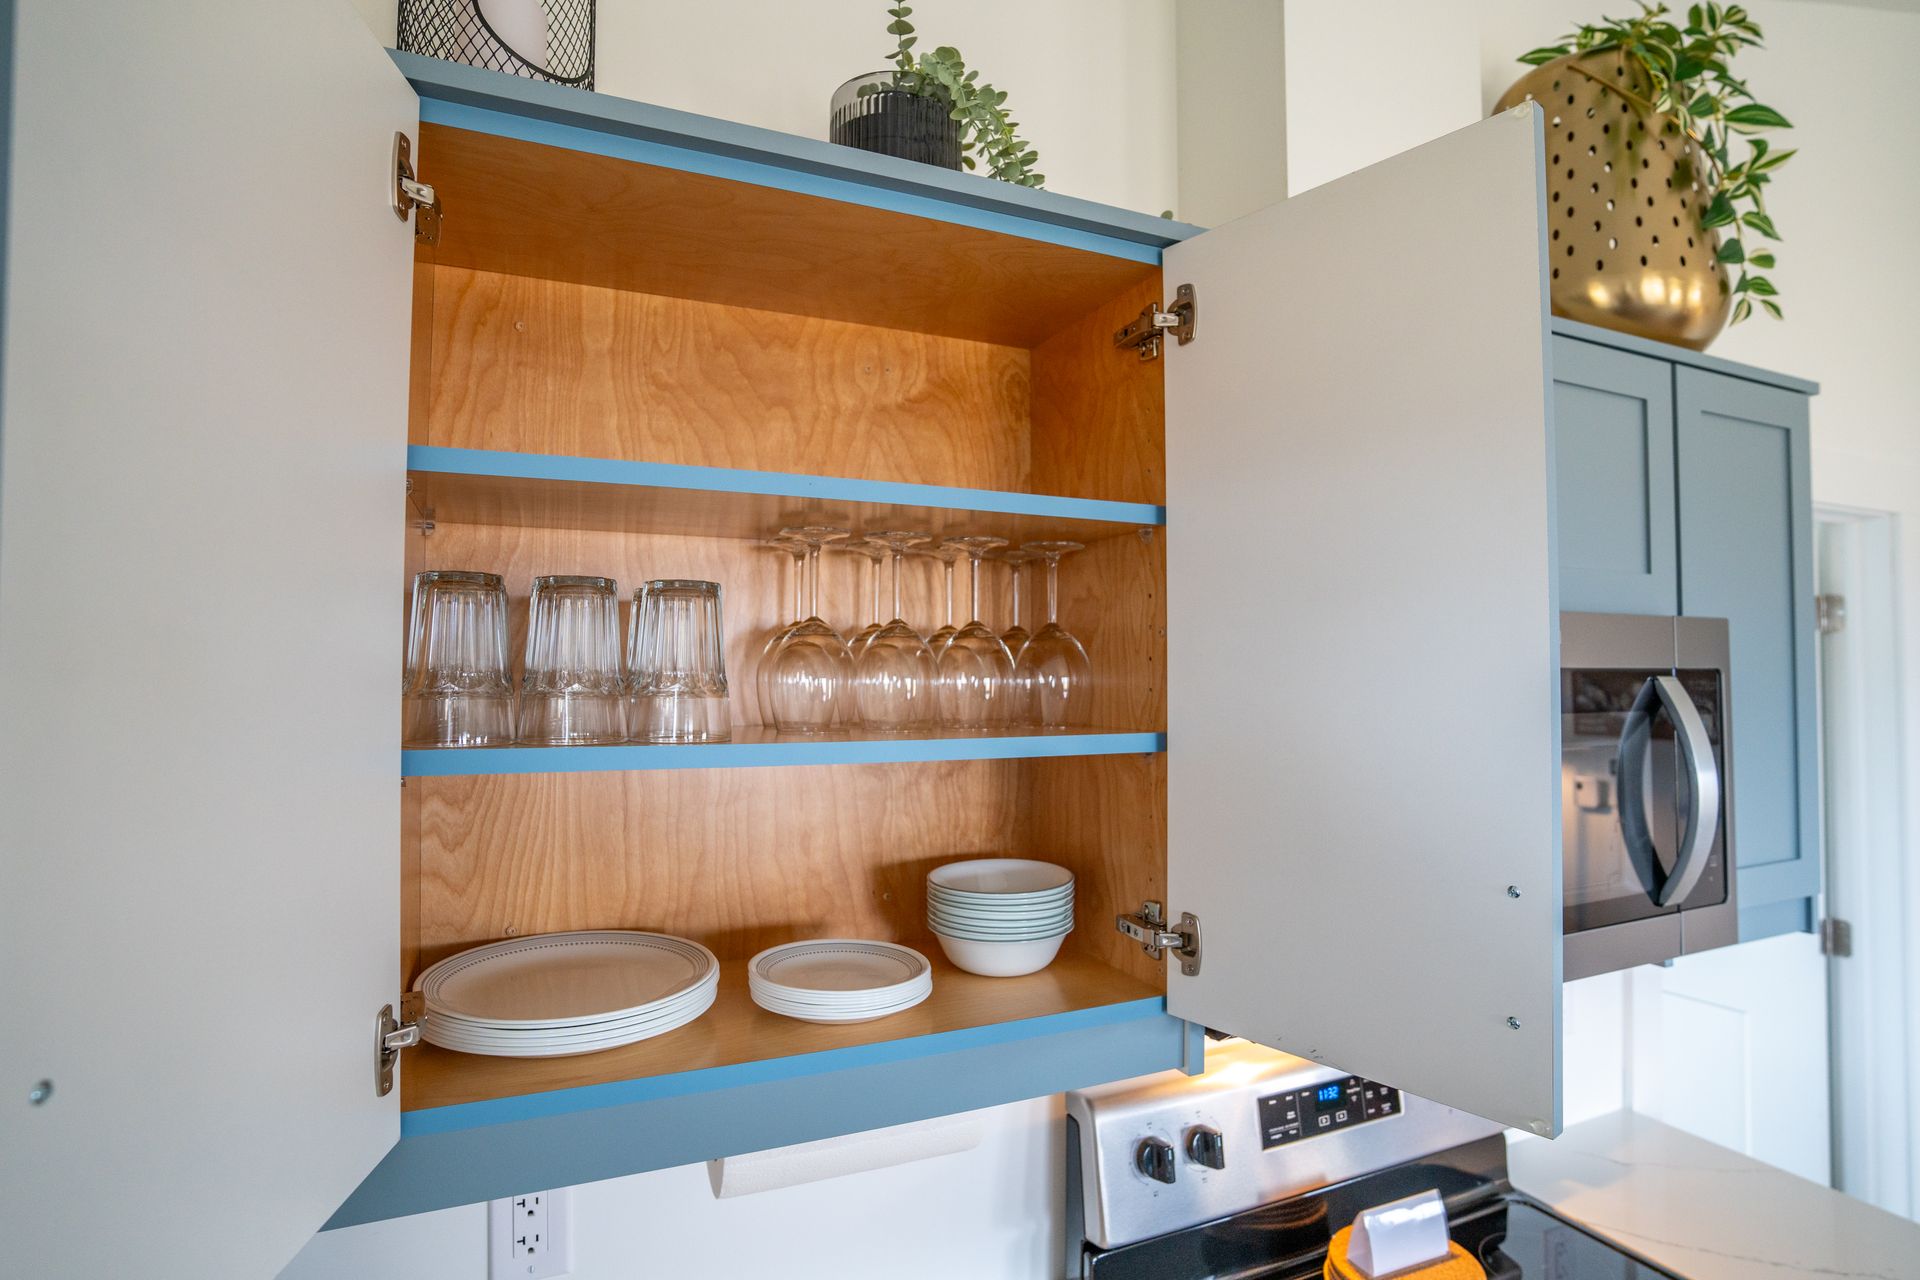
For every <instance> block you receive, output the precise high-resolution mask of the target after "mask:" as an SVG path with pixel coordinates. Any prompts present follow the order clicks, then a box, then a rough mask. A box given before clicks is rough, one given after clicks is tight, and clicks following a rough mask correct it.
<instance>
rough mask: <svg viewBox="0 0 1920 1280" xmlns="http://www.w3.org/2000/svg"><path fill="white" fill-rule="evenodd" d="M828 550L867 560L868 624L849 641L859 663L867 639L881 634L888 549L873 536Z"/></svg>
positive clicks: (855, 659)
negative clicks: (883, 565) (882, 580)
mask: <svg viewBox="0 0 1920 1280" xmlns="http://www.w3.org/2000/svg"><path fill="white" fill-rule="evenodd" d="M828 550H831V551H838V552H842V553H843V554H846V555H850V556H859V557H861V558H862V559H864V560H865V561H866V562H867V590H868V600H867V625H866V626H864V627H862V628H860V631H859V633H858V634H857V635H855V636H854V637H853V639H851V640H849V641H847V649H848V650H849V651H850V652H851V653H852V654H853V660H854V662H855V663H858V662H859V661H860V652H861V650H863V649H865V648H866V647H867V641H869V640H871V639H873V638H874V636H876V635H878V634H879V632H880V627H881V625H882V624H881V622H880V565H881V562H882V561H884V560H885V559H886V558H887V549H886V548H885V547H884V546H880V545H879V544H877V543H876V542H875V541H874V539H873V538H872V537H867V538H864V539H862V540H861V541H859V542H850V543H848V544H847V545H846V546H844V547H830V548H828ZM896 612H897V611H896Z"/></svg>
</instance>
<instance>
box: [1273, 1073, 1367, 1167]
mask: <svg viewBox="0 0 1920 1280" xmlns="http://www.w3.org/2000/svg"><path fill="white" fill-rule="evenodd" d="M1399 1114H1400V1091H1399V1090H1398V1089H1396V1088H1394V1087H1393V1086H1391V1085H1385V1084H1378V1083H1376V1082H1374V1081H1372V1080H1364V1079H1362V1078H1361V1077H1359V1076H1348V1077H1346V1078H1345V1079H1344V1080H1328V1081H1326V1082H1325V1083H1323V1084H1316V1085H1309V1086H1307V1087H1306V1088H1304V1089H1290V1090H1288V1091H1287V1092H1285V1093H1272V1094H1268V1095H1267V1096H1265V1097H1263V1098H1261V1099H1260V1146H1261V1148H1262V1149H1263V1150H1268V1151H1270V1150H1272V1149H1273V1148H1274V1147H1283V1146H1285V1145H1286V1144H1287V1143H1289V1142H1300V1141H1302V1140H1304V1139H1307V1138H1317V1137H1319V1136H1320V1135H1321V1134H1323V1133H1332V1132H1333V1131H1334V1130H1336V1129H1346V1128H1350V1127H1352V1126H1353V1125H1356V1124H1365V1123H1367V1122H1368V1121H1369V1120H1384V1119H1386V1118H1387V1117H1389V1116H1397V1115H1399Z"/></svg>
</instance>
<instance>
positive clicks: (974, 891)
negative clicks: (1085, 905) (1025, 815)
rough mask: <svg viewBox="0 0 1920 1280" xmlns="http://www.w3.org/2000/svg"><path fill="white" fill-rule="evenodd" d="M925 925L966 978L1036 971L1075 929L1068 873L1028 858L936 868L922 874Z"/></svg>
mask: <svg viewBox="0 0 1920 1280" xmlns="http://www.w3.org/2000/svg"><path fill="white" fill-rule="evenodd" d="M927 927H928V928H930V929H932V930H933V933H934V936H935V937H937V938H939V939H940V949H941V950H943V951H945V952H946V953H947V959H949V960H951V961H953V962H954V963H955V964H956V965H959V966H960V967H961V968H962V969H965V970H966V971H967V972H968V973H979V974H985V975H986V976H987V977H990V978H1012V977H1017V976H1018V975H1020V974H1023V973H1035V972H1038V971H1039V970H1041V969H1044V968H1046V967H1047V966H1048V965H1049V964H1051V963H1053V958H1054V956H1055V955H1057V954H1059V951H1060V942H1061V939H1063V938H1065V937H1066V936H1067V935H1068V934H1069V933H1072V932H1073V872H1071V871H1069V870H1067V869H1066V868H1065V867H1056V866H1054V865H1053V864H1052V863H1051V862H1032V861H1029V860H1027V859H1025V858H975V859H973V860H971V861H969V862H949V863H948V864H947V865H946V866H944V867H935V868H934V869H933V870H932V871H930V872H928V873H927Z"/></svg>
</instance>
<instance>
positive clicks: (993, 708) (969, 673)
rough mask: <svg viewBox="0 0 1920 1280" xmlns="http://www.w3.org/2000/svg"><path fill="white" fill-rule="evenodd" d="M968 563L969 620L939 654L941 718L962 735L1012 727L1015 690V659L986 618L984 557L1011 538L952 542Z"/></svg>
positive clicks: (949, 541) (979, 537)
mask: <svg viewBox="0 0 1920 1280" xmlns="http://www.w3.org/2000/svg"><path fill="white" fill-rule="evenodd" d="M945 545H946V546H950V547H957V548H959V549H960V550H961V551H962V552H964V553H965V554H966V556H967V560H968V568H969V573H968V579H967V590H968V601H969V608H968V621H967V624H966V625H965V626H963V627H961V628H960V629H959V630H957V631H955V632H954V633H953V638H952V639H951V640H949V641H948V642H947V645H946V648H944V649H942V650H941V651H940V656H939V660H938V661H939V671H940V677H939V701H940V720H941V723H943V724H945V725H946V726H947V727H948V728H950V729H952V730H954V731H955V732H958V733H984V732H987V731H988V730H990V729H992V728H994V727H996V726H999V725H1004V724H1006V723H1007V707H1008V701H1009V698H1010V697H1011V695H1012V692H1013V686H1012V681H1013V656H1012V655H1011V654H1009V653H1008V652H1007V646H1006V643H1005V642H1004V641H1002V640H1001V639H1000V637H999V636H997V635H995V634H994V631H993V628H992V627H989V626H988V625H987V624H986V623H984V622H982V621H981V620H980V558H981V557H982V556H984V555H986V554H987V553H988V552H990V551H996V550H998V549H999V548H1001V547H1004V546H1006V545H1007V540H1006V539H1005V538H993V537H987V536H984V535H975V536H972V537H964V538H948V539H947V540H946V543H945Z"/></svg>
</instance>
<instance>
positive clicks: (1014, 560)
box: [997, 547, 1040, 662]
mask: <svg viewBox="0 0 1920 1280" xmlns="http://www.w3.org/2000/svg"><path fill="white" fill-rule="evenodd" d="M997 558H998V559H999V560H1000V562H1001V563H1002V564H1004V565H1006V566H1007V577H1008V578H1009V579H1010V580H1011V582H1012V583H1013V612H1012V614H1010V615H1009V618H1010V621H1009V624H1008V626H1007V629H1006V630H1005V631H1002V632H1001V633H1000V639H1001V640H1002V641H1004V642H1005V644H1006V646H1007V652H1008V653H1010V654H1012V655H1013V660H1014V661H1015V662H1018V661H1020V651H1021V650H1022V649H1024V648H1026V647H1027V641H1028V640H1030V639H1032V638H1033V637H1032V633H1030V632H1029V631H1028V630H1027V629H1026V628H1025V627H1024V626H1022V625H1021V624H1020V618H1021V616H1022V613H1021V608H1020V596H1021V591H1020V587H1021V579H1022V578H1023V577H1024V576H1025V571H1026V567H1027V565H1028V564H1030V563H1031V562H1033V561H1035V560H1038V559H1039V558H1040V557H1039V556H1037V555H1035V554H1034V553H1033V552H1031V551H1029V550H1027V549H1026V548H1025V547H1008V548H1007V549H1006V550H1005V551H1002V552H1001V553H1000V554H999V556H998V557H997Z"/></svg>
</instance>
